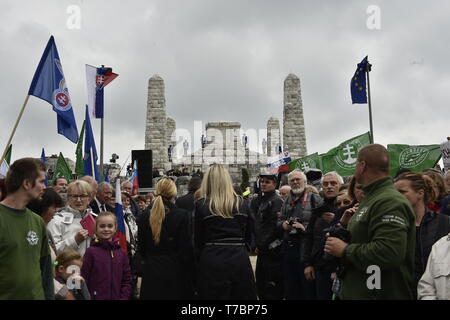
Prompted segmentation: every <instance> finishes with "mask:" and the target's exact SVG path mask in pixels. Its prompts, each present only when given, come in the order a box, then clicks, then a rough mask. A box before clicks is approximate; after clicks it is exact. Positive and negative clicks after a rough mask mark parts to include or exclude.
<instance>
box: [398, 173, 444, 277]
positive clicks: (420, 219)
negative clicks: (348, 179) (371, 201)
mask: <svg viewBox="0 0 450 320" xmlns="http://www.w3.org/2000/svg"><path fill="white" fill-rule="evenodd" d="M395 187H396V188H397V190H398V191H399V192H400V193H401V194H403V195H404V196H405V198H406V199H407V200H408V201H409V203H410V204H411V206H412V208H413V210H414V213H415V215H416V259H415V263H416V265H415V285H416V286H417V283H418V282H419V280H420V278H421V277H422V275H423V273H424V272H425V268H426V266H427V261H428V256H429V255H430V252H431V247H432V246H433V244H434V243H435V242H436V241H438V240H439V239H440V238H442V237H443V236H445V235H446V234H448V233H449V232H450V217H448V216H445V215H443V214H440V213H436V212H433V211H429V210H428V209H427V205H428V204H429V203H431V202H433V201H435V199H436V196H437V194H436V190H435V188H434V182H433V180H432V179H431V178H430V177H429V176H427V175H425V174H422V173H416V172H406V173H403V174H401V175H400V176H398V177H397V179H396V180H395Z"/></svg>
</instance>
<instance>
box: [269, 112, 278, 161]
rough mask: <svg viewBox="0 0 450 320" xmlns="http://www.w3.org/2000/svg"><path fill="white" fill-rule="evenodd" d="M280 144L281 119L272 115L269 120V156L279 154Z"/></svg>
mask: <svg viewBox="0 0 450 320" xmlns="http://www.w3.org/2000/svg"><path fill="white" fill-rule="evenodd" d="M279 145H281V132H280V121H279V120H278V119H277V118H274V117H271V118H270V119H269V120H268V121H267V156H268V157H273V156H275V155H277V154H278V146H279Z"/></svg>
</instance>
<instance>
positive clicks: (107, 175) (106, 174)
mask: <svg viewBox="0 0 450 320" xmlns="http://www.w3.org/2000/svg"><path fill="white" fill-rule="evenodd" d="M105 182H109V167H108V168H106V173H105Z"/></svg>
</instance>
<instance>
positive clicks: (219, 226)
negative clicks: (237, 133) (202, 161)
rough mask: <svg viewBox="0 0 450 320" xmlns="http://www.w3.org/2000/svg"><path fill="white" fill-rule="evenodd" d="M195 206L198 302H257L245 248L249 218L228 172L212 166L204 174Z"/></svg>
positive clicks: (248, 232)
mask: <svg viewBox="0 0 450 320" xmlns="http://www.w3.org/2000/svg"><path fill="white" fill-rule="evenodd" d="M200 193H201V198H200V199H199V200H197V201H196V203H195V217H194V220H195V222H194V241H195V248H196V252H197V254H198V258H199V262H198V275H197V277H198V282H197V284H198V287H197V290H198V295H199V298H200V299H213V300H240V299H245V300H256V286H255V278H254V275H253V270H252V266H251V264H250V258H249V252H248V250H247V244H248V243H249V242H250V239H251V237H250V235H251V233H250V227H251V225H252V224H251V221H252V220H251V216H250V215H249V212H248V208H247V206H246V205H245V203H244V201H243V199H242V198H241V197H240V196H238V195H237V194H236V193H235V192H234V190H233V185H232V182H231V177H230V174H229V173H228V171H227V170H226V169H225V168H224V167H223V166H222V165H220V164H214V165H212V166H211V167H209V169H208V170H207V171H206V174H205V176H204V177H203V181H202V185H201V187H200Z"/></svg>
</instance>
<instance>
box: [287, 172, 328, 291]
mask: <svg viewBox="0 0 450 320" xmlns="http://www.w3.org/2000/svg"><path fill="white" fill-rule="evenodd" d="M288 182H289V184H290V186H291V191H290V194H289V197H288V198H287V199H286V201H285V202H284V204H283V207H282V208H281V214H280V217H279V219H278V227H279V228H281V229H282V230H283V232H284V236H283V245H284V257H283V276H284V289H285V298H286V299H287V300H311V299H315V288H314V283H313V282H312V281H307V280H306V278H305V275H304V269H305V261H304V254H305V252H304V247H305V240H306V228H307V227H308V224H309V221H310V219H311V216H312V211H313V209H314V208H317V207H319V206H321V205H322V202H323V200H322V198H320V196H318V195H317V194H314V193H311V192H308V191H306V190H305V187H306V176H305V174H304V173H303V172H301V171H299V170H294V171H292V172H291V173H289V175H288Z"/></svg>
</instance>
